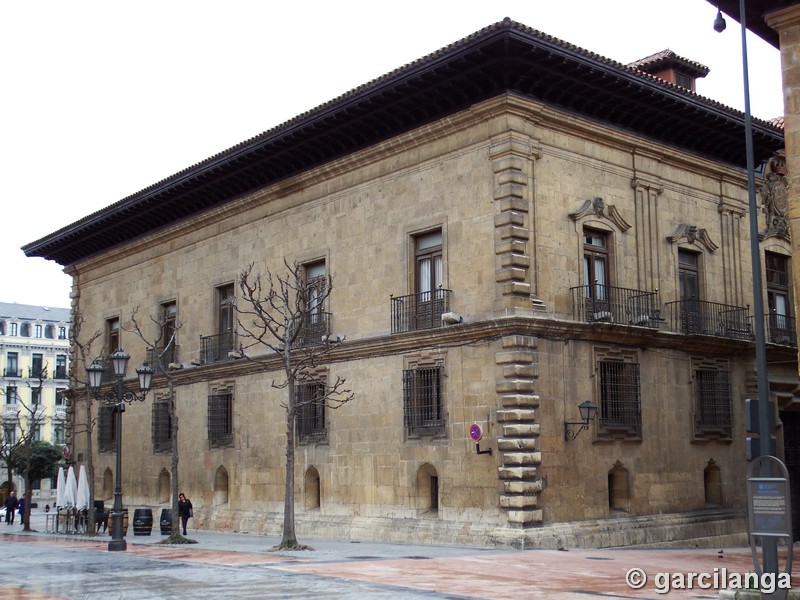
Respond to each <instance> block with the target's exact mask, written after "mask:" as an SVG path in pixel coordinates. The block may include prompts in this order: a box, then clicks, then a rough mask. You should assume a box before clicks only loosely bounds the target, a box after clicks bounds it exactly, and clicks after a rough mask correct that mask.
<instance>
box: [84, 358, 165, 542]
mask: <svg viewBox="0 0 800 600" xmlns="http://www.w3.org/2000/svg"><path fill="white" fill-rule="evenodd" d="M129 359H130V355H129V354H126V353H125V352H123V351H122V349H117V351H116V352H114V353H113V354H112V355H111V356H109V360H110V361H111V364H112V366H113V367H114V377H115V378H116V384H115V385H114V389H111V390H108V391H107V392H105V393H102V394H100V393H99V391H98V390H99V389H100V384H101V380H102V378H103V372H104V371H105V367H104V366H103V365H102V364H101V363H100V362H98V361H93V362H92V364H91V365H89V366H88V367H86V373H87V375H88V377H89V388H90V389H91V390H92V391H93V392H94V393H95V398H97V399H98V400H100V401H101V402H102V403H103V404H106V405H113V406H114V418H115V425H116V427H115V430H116V446H117V473H116V481H115V483H114V507H113V508H112V510H111V541H110V542H108V549H109V551H112V552H114V551H117V552H118V551H124V550H126V549H127V548H128V544H127V542H125V537H124V536H123V534H122V413H124V412H125V403H126V402H127V403H128V404H131V403H133V401H134V400H136V401H138V402H142V401H144V399H145V396H147V391H148V390H149V389H150V382H151V381H152V379H153V373H154V370H153V368H152V367H150V366H148V364H147V363H144V364H143V365H142V366H141V368H139V369H136V374H137V375H138V376H139V392H140V393H138V394H137V393H136V392H132V391H130V390H126V389H125V386H124V383H123V381H124V379H125V370H126V369H127V368H128V360H129Z"/></svg>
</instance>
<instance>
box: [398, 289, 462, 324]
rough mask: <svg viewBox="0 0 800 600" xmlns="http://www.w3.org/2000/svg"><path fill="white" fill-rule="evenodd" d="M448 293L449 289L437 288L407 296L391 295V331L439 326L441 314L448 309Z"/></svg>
mask: <svg viewBox="0 0 800 600" xmlns="http://www.w3.org/2000/svg"><path fill="white" fill-rule="evenodd" d="M450 293H451V290H445V289H443V288H439V289H438V290H432V291H430V292H421V293H419V294H409V295H408V296H396V297H395V296H392V297H391V298H390V300H391V311H390V312H391V315H390V319H391V323H392V333H401V332H403V331H416V330H418V329H431V328H433V327H441V326H442V315H443V314H444V313H446V312H448V311H449V310H450Z"/></svg>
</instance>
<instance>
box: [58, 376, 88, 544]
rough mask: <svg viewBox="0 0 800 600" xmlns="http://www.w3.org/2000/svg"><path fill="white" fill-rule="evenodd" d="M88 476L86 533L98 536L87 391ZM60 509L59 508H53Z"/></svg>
mask: <svg viewBox="0 0 800 600" xmlns="http://www.w3.org/2000/svg"><path fill="white" fill-rule="evenodd" d="M85 408H86V475H87V477H88V478H89V508H88V512H87V518H86V533H87V534H88V535H97V520H96V515H95V510H94V450H93V448H92V432H93V431H94V427H92V394H91V392H89V391H88V390H87V391H86V403H85ZM53 508H54V509H56V510H57V509H58V507H55V506H54V507H53Z"/></svg>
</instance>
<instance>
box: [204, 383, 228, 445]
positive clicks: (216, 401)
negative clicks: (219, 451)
mask: <svg viewBox="0 0 800 600" xmlns="http://www.w3.org/2000/svg"><path fill="white" fill-rule="evenodd" d="M208 441H209V442H210V443H211V447H212V448H218V447H221V446H230V445H231V444H232V443H233V394H212V395H211V396H209V397H208Z"/></svg>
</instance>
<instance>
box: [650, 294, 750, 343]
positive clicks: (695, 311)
mask: <svg viewBox="0 0 800 600" xmlns="http://www.w3.org/2000/svg"><path fill="white" fill-rule="evenodd" d="M664 306H665V307H666V308H667V311H668V314H669V319H670V322H671V324H672V330H673V331H675V332H677V333H699V334H702V335H713V336H717V337H724V338H731V339H736V340H751V339H753V325H752V321H751V317H750V307H749V306H734V305H731V304H721V303H719V302H707V301H705V300H677V301H675V302H667V303H666V304H665V305H664Z"/></svg>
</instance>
